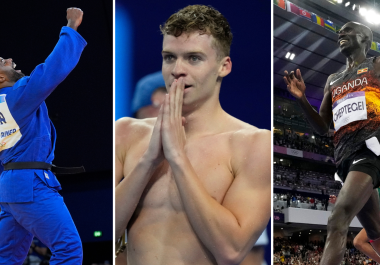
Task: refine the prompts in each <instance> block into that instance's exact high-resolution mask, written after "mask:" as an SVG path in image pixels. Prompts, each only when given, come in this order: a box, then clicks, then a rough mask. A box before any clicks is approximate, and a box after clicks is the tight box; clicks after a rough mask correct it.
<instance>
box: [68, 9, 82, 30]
mask: <svg viewBox="0 0 380 265" xmlns="http://www.w3.org/2000/svg"><path fill="white" fill-rule="evenodd" d="M66 12H67V16H66V18H67V26H68V27H70V28H72V29H73V30H77V29H78V27H79V25H80V24H81V23H82V19H83V11H82V10H81V9H80V8H76V7H70V8H68V9H67V11H66Z"/></svg>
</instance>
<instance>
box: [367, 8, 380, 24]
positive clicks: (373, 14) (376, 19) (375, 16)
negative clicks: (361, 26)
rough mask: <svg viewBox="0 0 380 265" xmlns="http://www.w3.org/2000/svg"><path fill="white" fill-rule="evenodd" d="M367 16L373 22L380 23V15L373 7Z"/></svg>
mask: <svg viewBox="0 0 380 265" xmlns="http://www.w3.org/2000/svg"><path fill="white" fill-rule="evenodd" d="M365 16H366V19H367V21H368V22H369V23H371V24H374V25H378V24H379V22H380V21H379V19H380V17H379V15H378V14H377V13H376V12H375V10H373V9H370V10H368V11H367V12H366V15H365Z"/></svg>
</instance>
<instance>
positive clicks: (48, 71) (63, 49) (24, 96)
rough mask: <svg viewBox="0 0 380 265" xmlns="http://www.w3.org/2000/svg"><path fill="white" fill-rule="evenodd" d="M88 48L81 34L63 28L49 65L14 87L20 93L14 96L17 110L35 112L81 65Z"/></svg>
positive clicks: (37, 69) (48, 61)
mask: <svg viewBox="0 0 380 265" xmlns="http://www.w3.org/2000/svg"><path fill="white" fill-rule="evenodd" d="M86 45H87V42H86V41H85V40H84V39H83V38H82V36H81V35H80V34H79V33H78V32H76V31H75V30H73V29H72V28H70V27H63V28H62V30H61V33H60V37H59V41H58V43H57V45H56V46H55V48H54V50H53V52H52V53H51V54H50V55H49V56H48V58H47V59H46V60H45V62H44V63H42V64H39V65H37V67H36V68H35V69H34V70H33V72H32V73H31V74H30V77H28V78H27V79H26V80H27V82H20V86H14V87H13V89H14V90H19V91H14V92H15V93H13V94H14V95H15V96H16V97H17V98H16V99H15V101H14V102H15V104H16V105H15V106H14V107H15V108H16V109H17V108H18V107H20V108H23V109H24V110H25V111H26V112H33V111H35V110H36V109H37V108H38V107H39V105H40V104H41V103H42V102H43V101H44V100H45V99H46V98H47V97H48V96H49V95H50V93H51V92H53V90H54V89H55V88H56V87H57V86H58V85H59V84H60V83H61V82H62V81H63V80H64V79H65V78H66V77H67V76H68V74H69V73H70V72H71V71H72V70H73V69H74V67H75V66H76V65H77V64H78V61H79V58H80V56H81V54H82V51H83V49H84V47H85V46H86ZM16 84H17V83H16ZM28 110H29V111H28ZM24 114H25V115H27V114H28V113H24Z"/></svg>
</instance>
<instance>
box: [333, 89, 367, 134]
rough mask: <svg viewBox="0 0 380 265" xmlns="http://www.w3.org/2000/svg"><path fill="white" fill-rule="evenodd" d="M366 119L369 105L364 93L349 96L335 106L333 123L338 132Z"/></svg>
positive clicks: (338, 101)
mask: <svg viewBox="0 0 380 265" xmlns="http://www.w3.org/2000/svg"><path fill="white" fill-rule="evenodd" d="M366 119H367V105H366V100H365V92H364V91H359V92H353V93H350V94H347V95H346V96H345V97H343V98H341V99H339V100H337V101H336V102H335V103H334V104H333V121H334V127H335V130H336V131H338V130H339V129H340V128H341V127H342V126H345V125H347V124H349V123H350V122H353V121H360V120H366Z"/></svg>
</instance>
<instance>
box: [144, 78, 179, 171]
mask: <svg viewBox="0 0 380 265" xmlns="http://www.w3.org/2000/svg"><path fill="white" fill-rule="evenodd" d="M184 90H185V83H184V80H183V78H182V77H180V78H179V79H175V80H174V82H173V83H172V85H171V86H170V90H169V93H168V94H166V96H165V101H164V103H163V104H162V106H161V108H160V111H159V113H158V117H157V121H156V124H155V125H154V128H153V133H152V137H151V139H150V142H149V146H148V149H147V151H146V152H145V156H146V157H148V159H149V160H150V161H151V162H153V163H154V164H156V165H158V164H160V163H161V162H162V161H163V160H164V159H166V160H168V162H171V161H174V160H175V159H177V158H179V157H181V156H183V155H184V153H185V152H184V146H185V143H186V137H185V130H184V124H185V121H186V120H185V118H184V117H182V104H183V93H184Z"/></svg>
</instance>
